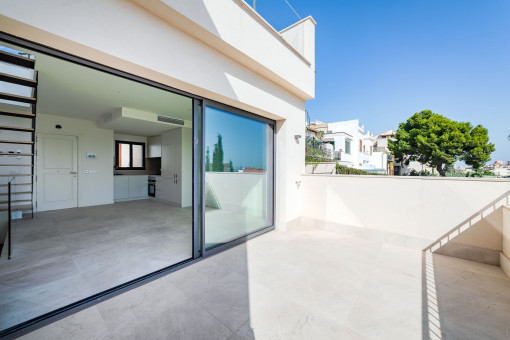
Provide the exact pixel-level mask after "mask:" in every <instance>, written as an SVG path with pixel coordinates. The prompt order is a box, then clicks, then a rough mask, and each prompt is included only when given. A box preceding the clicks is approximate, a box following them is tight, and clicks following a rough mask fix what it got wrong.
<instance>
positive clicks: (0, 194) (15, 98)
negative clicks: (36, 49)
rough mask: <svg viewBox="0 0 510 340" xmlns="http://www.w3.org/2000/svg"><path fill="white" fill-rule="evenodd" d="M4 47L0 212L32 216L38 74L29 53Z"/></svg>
mask: <svg viewBox="0 0 510 340" xmlns="http://www.w3.org/2000/svg"><path fill="white" fill-rule="evenodd" d="M0 47H2V46H0ZM5 50H6V49H4V48H1V49H0V211H9V209H10V211H11V212H14V211H21V212H22V214H23V213H30V214H31V215H32V217H33V212H34V205H33V202H34V197H33V192H34V154H35V115H36V103H37V82H38V79H37V78H38V75H37V71H36V70H35V59H34V57H33V56H31V55H30V54H27V53H19V54H15V53H13V52H12V51H10V50H9V51H5ZM9 182H10V183H11V195H10V196H9V193H8V190H9ZM9 206H10V207H9ZM9 217H11V216H9Z"/></svg>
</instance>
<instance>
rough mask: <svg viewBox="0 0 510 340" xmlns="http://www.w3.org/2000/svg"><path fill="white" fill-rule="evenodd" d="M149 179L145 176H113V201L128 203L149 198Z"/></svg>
mask: <svg viewBox="0 0 510 340" xmlns="http://www.w3.org/2000/svg"><path fill="white" fill-rule="evenodd" d="M148 182H149V177H148V176H145V175H139V176H138V175H134V176H126V175H122V176H114V177H113V200H114V201H129V200H135V199H144V198H148V197H149V193H148Z"/></svg>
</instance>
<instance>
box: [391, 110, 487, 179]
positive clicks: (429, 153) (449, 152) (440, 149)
mask: <svg viewBox="0 0 510 340" xmlns="http://www.w3.org/2000/svg"><path fill="white" fill-rule="evenodd" d="M395 138H396V140H395V141H392V140H390V141H389V143H388V147H389V149H390V151H391V152H392V153H393V155H394V156H395V158H396V160H397V161H400V162H404V164H406V165H409V162H410V161H411V159H414V160H416V161H418V162H420V163H422V164H428V165H429V166H431V167H433V168H435V169H436V170H437V172H438V173H439V174H440V175H441V176H445V173H446V171H445V168H446V167H448V166H452V165H453V164H454V163H455V162H456V161H458V160H462V161H464V162H465V163H466V164H467V165H471V166H472V167H473V169H475V170H479V169H481V168H482V167H483V165H484V164H485V163H486V162H488V161H489V160H490V155H491V153H492V152H494V150H495V147H494V144H492V143H490V142H489V136H488V132H487V129H486V128H484V127H483V126H482V125H477V126H475V127H473V126H472V125H471V123H469V122H457V121H454V120H451V119H448V118H446V117H445V116H442V115H440V114H437V113H433V112H432V111H430V110H425V111H421V112H417V113H415V114H414V115H412V116H411V117H410V118H409V119H408V120H407V121H406V122H404V123H400V125H399V128H398V130H397V132H396V134H395Z"/></svg>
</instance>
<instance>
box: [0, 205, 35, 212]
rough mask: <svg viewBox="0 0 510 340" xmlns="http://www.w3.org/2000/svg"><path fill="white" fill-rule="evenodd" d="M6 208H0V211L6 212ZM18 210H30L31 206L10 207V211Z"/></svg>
mask: <svg viewBox="0 0 510 340" xmlns="http://www.w3.org/2000/svg"><path fill="white" fill-rule="evenodd" d="M8 210H9V208H8V207H0V211H8ZM18 210H32V205H31V204H23V205H13V206H11V211H18Z"/></svg>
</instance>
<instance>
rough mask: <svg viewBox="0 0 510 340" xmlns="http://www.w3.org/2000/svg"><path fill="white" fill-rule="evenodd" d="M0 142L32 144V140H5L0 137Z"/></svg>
mask: <svg viewBox="0 0 510 340" xmlns="http://www.w3.org/2000/svg"><path fill="white" fill-rule="evenodd" d="M0 143H8V144H34V142H32V141H22V140H6V139H0Z"/></svg>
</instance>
